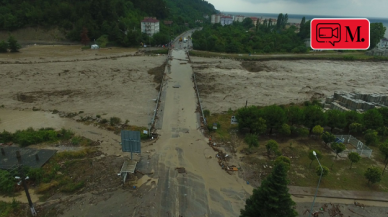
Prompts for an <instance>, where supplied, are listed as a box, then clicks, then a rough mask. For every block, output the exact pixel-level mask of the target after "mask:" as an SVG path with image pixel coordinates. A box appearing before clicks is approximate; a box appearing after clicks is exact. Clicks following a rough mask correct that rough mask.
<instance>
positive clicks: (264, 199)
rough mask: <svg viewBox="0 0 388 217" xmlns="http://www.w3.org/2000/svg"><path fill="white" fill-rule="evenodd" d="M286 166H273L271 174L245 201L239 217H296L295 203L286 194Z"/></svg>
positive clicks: (280, 164)
mask: <svg viewBox="0 0 388 217" xmlns="http://www.w3.org/2000/svg"><path fill="white" fill-rule="evenodd" d="M288 183H289V180H288V179H287V165H286V164H285V163H279V164H277V165H275V167H274V168H273V170H272V173H271V174H270V175H269V176H268V177H267V178H266V179H264V180H263V182H262V183H261V185H260V187H259V188H256V189H254V190H253V194H252V196H251V197H250V198H248V199H247V200H246V204H245V208H244V209H242V210H241V212H240V217H261V216H262V217H264V216H281V217H296V216H298V213H297V212H296V211H295V209H294V206H295V202H294V201H292V199H291V195H290V194H289V193H288V187H287V185H288Z"/></svg>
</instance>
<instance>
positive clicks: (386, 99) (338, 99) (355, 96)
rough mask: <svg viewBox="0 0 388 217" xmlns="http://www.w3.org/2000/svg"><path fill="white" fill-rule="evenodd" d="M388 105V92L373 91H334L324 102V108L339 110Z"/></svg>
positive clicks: (359, 109)
mask: <svg viewBox="0 0 388 217" xmlns="http://www.w3.org/2000/svg"><path fill="white" fill-rule="evenodd" d="M387 106H388V94H381V93H373V94H362V93H344V92H335V93H334V95H333V96H330V97H327V98H326V100H325V102H324V108H325V109H326V110H327V109H334V110H341V111H357V112H360V113H362V112H365V111H367V110H369V109H373V108H381V107H387Z"/></svg>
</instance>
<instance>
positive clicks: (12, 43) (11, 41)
mask: <svg viewBox="0 0 388 217" xmlns="http://www.w3.org/2000/svg"><path fill="white" fill-rule="evenodd" d="M8 48H9V49H10V50H11V52H19V49H20V48H21V46H20V44H19V43H18V41H17V40H16V39H15V38H14V37H13V36H9V38H8Z"/></svg>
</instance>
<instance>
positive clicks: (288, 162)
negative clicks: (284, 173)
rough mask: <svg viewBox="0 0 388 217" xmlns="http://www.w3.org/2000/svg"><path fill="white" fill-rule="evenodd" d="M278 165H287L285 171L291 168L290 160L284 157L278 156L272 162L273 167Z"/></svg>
mask: <svg viewBox="0 0 388 217" xmlns="http://www.w3.org/2000/svg"><path fill="white" fill-rule="evenodd" d="M279 163H285V164H286V165H287V170H289V169H290V166H291V160H290V158H288V157H286V156H279V157H277V158H276V160H275V162H274V165H277V164H279Z"/></svg>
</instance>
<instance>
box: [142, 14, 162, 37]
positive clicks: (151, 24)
mask: <svg viewBox="0 0 388 217" xmlns="http://www.w3.org/2000/svg"><path fill="white" fill-rule="evenodd" d="M159 31H160V29H159V20H157V19H156V17H144V20H142V21H141V32H143V33H146V34H147V35H149V36H152V35H154V34H155V33H158V32H159Z"/></svg>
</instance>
